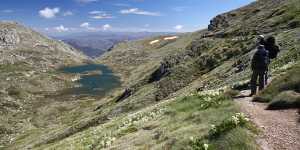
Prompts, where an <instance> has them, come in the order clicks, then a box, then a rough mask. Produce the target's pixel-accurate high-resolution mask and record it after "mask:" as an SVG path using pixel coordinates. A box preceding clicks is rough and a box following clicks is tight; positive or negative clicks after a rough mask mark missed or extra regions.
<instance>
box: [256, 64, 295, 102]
mask: <svg viewBox="0 0 300 150" xmlns="http://www.w3.org/2000/svg"><path fill="white" fill-rule="evenodd" d="M299 74H300V64H299V63H298V64H296V65H294V66H293V67H292V68H290V69H289V70H287V72H286V73H284V74H283V75H281V76H279V77H277V78H275V79H273V81H272V82H271V83H270V85H268V87H267V88H266V89H265V90H263V91H262V92H261V93H260V94H259V95H258V97H255V98H254V100H255V101H260V102H270V101H272V100H273V99H274V98H275V97H276V96H277V95H278V94H280V93H281V92H284V91H289V90H292V91H295V92H298V93H299V92H300V76H299Z"/></svg>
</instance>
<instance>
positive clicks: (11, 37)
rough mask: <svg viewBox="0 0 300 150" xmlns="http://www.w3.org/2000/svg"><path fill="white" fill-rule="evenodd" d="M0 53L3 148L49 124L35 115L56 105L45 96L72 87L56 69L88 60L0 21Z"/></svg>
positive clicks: (31, 33)
mask: <svg viewBox="0 0 300 150" xmlns="http://www.w3.org/2000/svg"><path fill="white" fill-rule="evenodd" d="M0 54H1V55H0V72H1V73H0V80H1V82H0V145H2V144H5V145H6V144H9V140H10V138H12V137H13V136H15V135H17V134H20V133H26V131H30V132H32V131H33V130H34V129H36V128H42V127H45V126H49V125H52V121H49V120H48V121H49V122H48V123H47V122H43V121H38V120H44V121H46V120H47V119H45V118H47V117H45V116H44V117H45V118H43V117H42V118H38V117H37V115H36V114H41V113H45V112H46V110H45V109H44V108H50V107H51V105H52V106H55V105H54V103H55V102H53V101H51V100H53V99H51V98H47V95H51V93H55V92H57V91H59V90H61V89H64V88H66V87H69V86H72V83H71V82H70V81H68V80H67V78H64V75H63V74H60V73H58V72H57V69H58V68H59V67H62V66H68V65H75V64H82V63H84V62H86V61H87V58H86V56H84V55H83V54H81V53H79V51H77V50H76V49H74V48H73V47H71V46H69V45H66V44H64V43H63V42H59V41H56V40H52V39H49V38H47V37H45V36H43V35H41V34H39V33H37V32H35V31H33V30H31V29H29V28H27V27H24V26H22V25H21V24H18V23H15V22H0ZM64 79H65V80H64ZM60 104H62V103H60ZM52 112H53V111H52ZM47 115H49V117H50V116H51V115H54V114H47ZM35 117H36V118H35ZM39 117H41V116H39ZM51 117H53V116H51ZM52 120H54V119H52ZM0 149H1V148H0Z"/></svg>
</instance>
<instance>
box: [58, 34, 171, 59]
mask: <svg viewBox="0 0 300 150" xmlns="http://www.w3.org/2000/svg"><path fill="white" fill-rule="evenodd" d="M166 34H168V35H169V34H175V33H168V32H98V33H77V34H70V35H66V36H61V37H54V38H56V39H59V40H62V41H64V42H65V43H68V44H70V45H72V46H73V47H75V48H77V49H79V50H81V51H82V52H83V53H84V54H85V55H87V56H89V57H92V58H96V57H99V56H101V55H102V54H103V53H105V52H106V51H108V50H109V49H111V48H112V47H113V46H114V45H116V44H118V43H121V42H126V41H133V40H139V39H144V38H147V37H153V36H158V35H166Z"/></svg>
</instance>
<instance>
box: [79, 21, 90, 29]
mask: <svg viewBox="0 0 300 150" xmlns="http://www.w3.org/2000/svg"><path fill="white" fill-rule="evenodd" d="M80 27H82V28H89V27H90V23H88V22H84V23H82V24H81V25H80Z"/></svg>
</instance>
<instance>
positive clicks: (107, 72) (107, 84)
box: [61, 64, 121, 96]
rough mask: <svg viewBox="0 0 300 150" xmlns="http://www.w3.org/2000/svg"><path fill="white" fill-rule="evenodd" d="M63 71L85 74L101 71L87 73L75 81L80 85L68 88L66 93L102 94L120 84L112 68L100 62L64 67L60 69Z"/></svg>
mask: <svg viewBox="0 0 300 150" xmlns="http://www.w3.org/2000/svg"><path fill="white" fill-rule="evenodd" d="M61 70H62V71H63V72H64V73H72V74H86V73H87V72H95V71H96V72H97V71H98V72H101V73H99V74H92V73H91V74H87V75H83V76H81V78H80V79H79V80H78V81H76V82H78V83H79V84H80V85H81V86H80V87H75V88H72V89H68V90H66V91H65V93H67V94H72V95H91V96H103V95H105V94H106V93H107V92H109V91H111V90H112V89H114V88H117V87H119V86H120V85H121V82H120V79H119V77H117V76H115V75H114V74H113V72H112V70H111V69H110V68H109V67H107V66H105V65H101V64H87V65H82V66H74V67H65V68H62V69H61Z"/></svg>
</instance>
